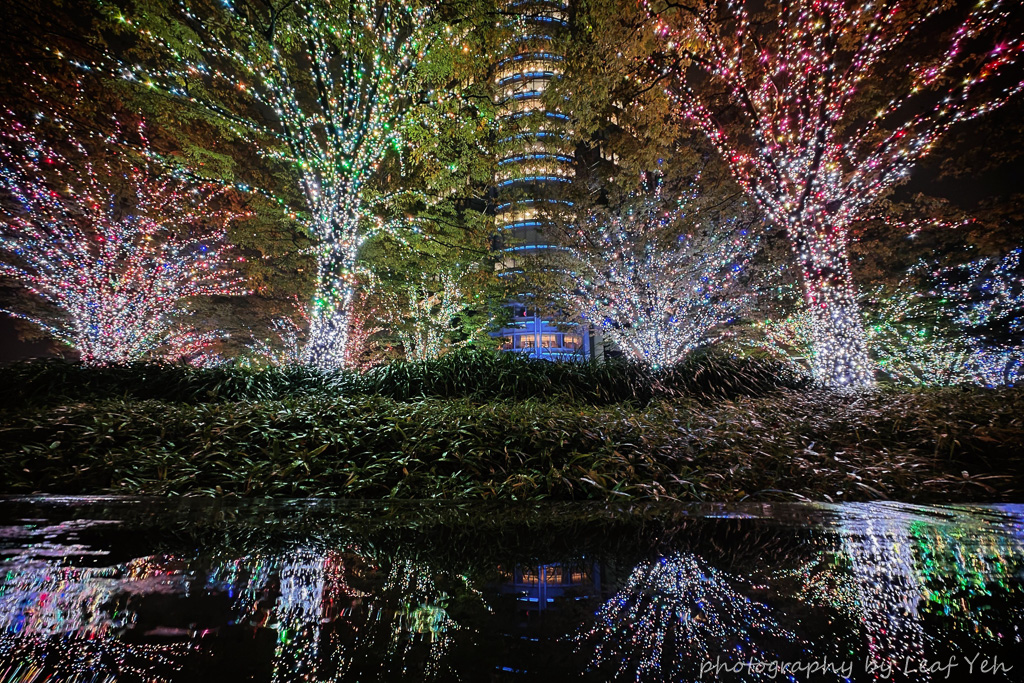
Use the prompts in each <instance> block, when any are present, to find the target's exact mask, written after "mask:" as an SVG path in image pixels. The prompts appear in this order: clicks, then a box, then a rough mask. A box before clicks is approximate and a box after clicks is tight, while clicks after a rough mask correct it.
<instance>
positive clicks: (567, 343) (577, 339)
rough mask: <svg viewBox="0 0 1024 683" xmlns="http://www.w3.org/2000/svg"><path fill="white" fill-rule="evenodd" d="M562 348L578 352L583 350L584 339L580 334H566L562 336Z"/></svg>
mask: <svg viewBox="0 0 1024 683" xmlns="http://www.w3.org/2000/svg"><path fill="white" fill-rule="evenodd" d="M562 346H564V347H565V348H567V349H572V350H573V351H578V350H579V349H582V348H583V337H581V336H580V335H578V334H565V335H562Z"/></svg>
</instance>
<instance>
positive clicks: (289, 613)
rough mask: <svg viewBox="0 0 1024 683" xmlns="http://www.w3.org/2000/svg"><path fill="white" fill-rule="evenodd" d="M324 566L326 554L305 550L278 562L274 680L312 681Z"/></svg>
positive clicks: (314, 670) (316, 657)
mask: <svg viewBox="0 0 1024 683" xmlns="http://www.w3.org/2000/svg"><path fill="white" fill-rule="evenodd" d="M325 569H326V557H325V555H323V554H322V553H321V554H317V553H315V552H313V551H311V550H308V549H302V550H298V551H296V552H295V553H293V554H291V555H290V556H288V557H287V558H286V559H284V560H283V561H282V563H281V572H280V580H281V591H280V597H279V598H278V601H277V607H276V609H275V617H276V621H277V650H276V651H275V653H274V681H280V680H296V679H310V678H312V679H314V680H315V677H316V673H317V664H318V662H319V659H320V647H319V646H320V625H321V621H322V620H323V602H324V585H325V583H326V576H325Z"/></svg>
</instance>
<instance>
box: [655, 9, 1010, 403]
mask: <svg viewBox="0 0 1024 683" xmlns="http://www.w3.org/2000/svg"><path fill="white" fill-rule="evenodd" d="M748 4H749V3H747V2H745V1H744V0H731V1H729V2H725V3H708V4H706V5H699V6H693V7H689V8H681V7H680V6H677V5H670V7H672V8H673V9H672V10H670V9H667V8H665V6H664V5H662V4H660V3H658V2H657V1H656V0H650V1H649V0H645V5H646V6H647V8H648V10H649V12H650V14H651V16H652V17H653V19H654V22H655V32H656V33H657V34H658V35H660V36H661V37H662V39H663V41H662V45H663V50H662V51H661V54H659V55H657V56H655V57H653V58H651V59H650V62H649V66H650V68H651V69H652V71H653V73H654V75H655V77H657V78H664V77H666V75H667V76H672V78H670V79H667V80H666V90H667V93H668V94H669V96H670V97H671V98H672V100H673V102H674V104H675V110H676V111H677V112H678V113H679V114H680V115H681V116H682V117H684V118H685V119H686V120H688V121H689V122H690V123H691V124H692V125H693V126H694V127H695V128H696V129H697V130H699V131H701V132H702V133H704V134H705V135H706V136H707V137H708V139H709V140H710V141H711V142H712V143H713V144H714V145H715V146H716V148H717V149H718V150H719V151H720V152H721V153H722V155H723V156H724V157H725V159H726V160H727V161H728V163H729V165H730V167H731V169H732V172H733V175H734V176H735V178H736V179H737V181H738V182H739V183H740V184H741V185H742V186H743V187H744V188H745V189H746V190H747V192H749V193H750V194H751V195H752V196H753V197H755V198H756V200H757V202H758V203H759V205H760V206H761V208H762V209H763V210H764V211H765V213H766V215H767V216H768V217H769V218H770V219H771V220H772V221H773V222H774V223H775V224H776V225H778V226H780V227H782V228H784V229H785V230H786V231H787V233H788V234H789V237H790V240H791V244H792V248H793V251H794V253H795V256H796V259H797V261H798V264H799V266H800V269H801V273H802V278H803V287H804V298H805V300H806V303H807V310H808V312H809V315H810V318H811V323H812V326H811V335H812V338H813V345H814V355H813V369H814V374H815V375H816V377H817V378H818V379H819V380H820V381H822V382H823V383H825V384H828V385H833V386H863V385H867V384H870V383H871V382H872V366H871V363H870V360H869V358H868V352H867V338H866V335H865V331H864V327H863V324H862V322H861V317H860V311H859V306H858V304H857V300H856V293H855V288H854V284H853V282H852V279H851V272H850V263H849V257H848V253H847V247H848V235H849V228H850V223H851V221H853V220H854V219H855V218H856V217H857V216H858V215H859V214H861V212H862V211H864V210H865V209H866V208H867V207H868V206H869V205H870V204H872V203H873V202H874V201H875V200H876V199H878V198H879V197H880V196H881V195H883V194H884V193H885V192H886V191H887V190H889V189H890V188H892V187H893V186H894V185H895V184H896V183H898V182H900V181H901V180H902V179H904V178H906V177H907V175H908V173H909V172H910V170H911V169H912V168H913V166H914V164H915V163H916V162H917V161H919V160H920V159H922V158H923V157H925V156H926V155H928V154H929V153H930V152H931V151H932V150H933V149H934V147H935V144H936V142H937V141H938V140H939V138H940V137H941V136H942V135H943V134H944V133H945V132H946V131H947V130H948V129H949V128H950V127H951V126H953V125H954V124H956V123H960V122H964V121H969V120H971V119H973V118H975V117H977V116H979V115H981V114H983V113H985V112H987V111H990V110H992V109H994V108H997V107H999V106H1001V105H1003V104H1004V103H1005V102H1006V101H1007V100H1009V99H1010V98H1011V97H1012V96H1014V95H1015V94H1017V93H1018V92H1019V91H1020V89H1021V88H1022V87H1024V82H1021V81H1020V80H1019V77H1018V78H1010V77H1008V76H1007V72H1008V71H1009V67H1011V66H1012V65H1014V64H1015V63H1016V61H1017V59H1018V57H1019V56H1020V53H1021V51H1022V50H1024V40H1022V39H1021V37H1020V35H1019V34H1013V33H1012V32H1011V33H1010V34H1007V37H1003V38H1002V39H1001V40H999V42H997V43H996V44H994V45H991V43H989V45H991V47H990V48H988V49H987V51H985V52H978V51H977V45H978V44H979V43H980V42H982V41H983V40H985V38H986V36H987V35H988V34H994V33H996V31H997V29H998V28H999V26H1001V25H1003V24H1004V23H1005V22H1007V21H1008V20H1010V19H1011V18H1012V15H1013V13H1014V12H1015V11H1016V8H1015V5H1016V3H1007V2H1003V1H1001V0H992V1H989V2H982V3H978V4H976V5H975V6H974V7H973V8H972V9H971V10H970V11H969V13H968V15H967V16H966V18H964V19H963V20H962V21H961V22H960V23H959V24H958V25H957V26H955V27H954V29H953V30H952V31H951V32H948V33H947V34H942V35H943V36H944V37H943V38H942V44H943V46H944V49H943V50H942V51H941V52H940V53H939V54H938V55H937V56H935V57H932V58H923V59H922V58H913V59H911V61H910V62H909V64H908V63H907V61H906V56H905V55H904V54H902V53H901V52H900V48H902V47H905V46H906V45H908V44H909V43H910V41H911V40H912V39H916V38H917V37H919V36H922V35H924V33H925V31H932V32H933V36H932V37H933V38H934V39H935V40H938V38H937V37H936V36H937V35H938V34H939V33H941V28H939V27H937V26H936V24H937V23H938V22H941V21H943V20H944V16H939V15H940V14H941V11H942V10H943V9H944V8H945V5H942V4H939V3H935V4H931V5H923V6H918V5H917V4H913V3H908V2H903V1H900V0H881V1H879V2H873V3H861V2H853V1H852V0H798V1H796V2H789V3H778V4H776V5H773V6H771V7H770V8H769V9H768V10H767V11H768V13H769V16H768V17H767V19H768V20H767V21H764V22H760V21H757V22H755V21H754V20H753V19H752V12H751V11H750V10H749V8H748ZM885 69H889V70H890V71H892V72H893V73H892V74H887V72H885ZM883 73H886V74H887V75H891V78H889V81H890V82H889V84H888V85H892V86H894V87H898V88H899V92H898V94H897V95H895V96H893V97H891V98H889V99H888V100H887V101H882V102H881V103H880V104H879V105H878V106H877V107H874V111H871V112H870V113H869V114H867V115H864V111H863V108H864V107H865V106H866V105H868V106H870V105H873V104H874V102H872V101H871V100H870V99H868V98H867V97H866V96H865V93H866V92H870V90H871V87H869V86H870V85H871V79H878V78H880V77H882V74H883ZM876 92H877V90H876Z"/></svg>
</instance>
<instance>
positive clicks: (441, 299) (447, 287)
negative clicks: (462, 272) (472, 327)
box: [384, 270, 465, 361]
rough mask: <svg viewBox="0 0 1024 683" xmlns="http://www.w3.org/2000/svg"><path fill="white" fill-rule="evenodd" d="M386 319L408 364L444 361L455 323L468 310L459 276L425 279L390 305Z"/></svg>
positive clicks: (442, 274) (411, 285)
mask: <svg viewBox="0 0 1024 683" xmlns="http://www.w3.org/2000/svg"><path fill="white" fill-rule="evenodd" d="M386 304H390V305H386V309H387V310H386V313H385V314H384V319H385V320H387V321H388V323H389V327H390V328H391V329H392V330H393V331H394V333H395V336H396V337H397V339H398V342H399V343H400V344H401V345H402V349H403V351H404V357H405V359H406V360H413V361H425V360H431V359H434V358H438V357H440V356H441V355H442V354H443V353H444V352H445V351H446V350H447V349H448V348H449V347H450V346H451V345H452V331H453V322H454V321H455V319H456V318H457V317H458V316H459V315H460V314H461V313H462V311H463V309H464V308H465V303H464V299H463V293H462V290H461V288H460V286H459V283H458V281H457V279H456V277H455V274H454V273H453V272H451V271H448V270H444V271H441V272H440V273H438V275H437V276H436V277H433V278H431V277H427V276H425V275H424V276H421V277H420V278H419V280H418V281H410V282H409V283H407V284H406V286H405V287H403V288H402V289H401V290H400V296H399V297H396V298H395V300H393V301H390V302H386Z"/></svg>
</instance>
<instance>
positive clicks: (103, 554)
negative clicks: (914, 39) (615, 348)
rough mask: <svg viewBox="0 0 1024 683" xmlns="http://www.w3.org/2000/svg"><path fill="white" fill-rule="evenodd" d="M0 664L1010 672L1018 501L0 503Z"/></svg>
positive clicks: (204, 673) (1004, 676)
mask: <svg viewBox="0 0 1024 683" xmlns="http://www.w3.org/2000/svg"><path fill="white" fill-rule="evenodd" d="M0 553H2V555H0V562H2V566H0V629H2V631H0V633H2V635H0V682H3V683H6V682H8V681H218V682H226V681H377V680H394V681H397V680H402V681H422V680H434V681H449V680H452V681H454V680H462V681H505V680H540V681H547V680H550V681H562V680H576V679H581V680H594V681H612V680H623V681H691V680H727V681H756V680H794V681H808V680H810V681H842V680H853V681H875V680H914V681H918V680H921V681H926V680H936V681H938V680H953V681H958V680H964V681H968V680H969V681H1024V650H1022V648H1024V643H1022V642H1021V640H1022V633H1021V629H1022V628H1024V619H1022V617H1024V594H1022V581H1024V506H1019V507H1018V506H997V507H983V506H948V507H917V506H910V505H897V504H845V505H812V504H808V505H803V504H791V505H790V504H771V505H768V504H758V505H748V506H729V507H722V506H681V505H661V504H657V505H653V504H652V505H643V506H628V505H620V506H614V507H610V506H599V505H578V504H577V505H573V504H564V505H533V504H520V505H484V504H439V503H422V504H418V503H403V504H372V503H338V502H327V501H294V502H280V501H279V502H273V503H271V502H247V503H237V502H236V503H228V502H223V501H221V502H217V501H200V500H176V501H171V500H160V501H150V500H134V499H103V498H71V499H67V498H17V499H13V498H8V499H2V500H0Z"/></svg>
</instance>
